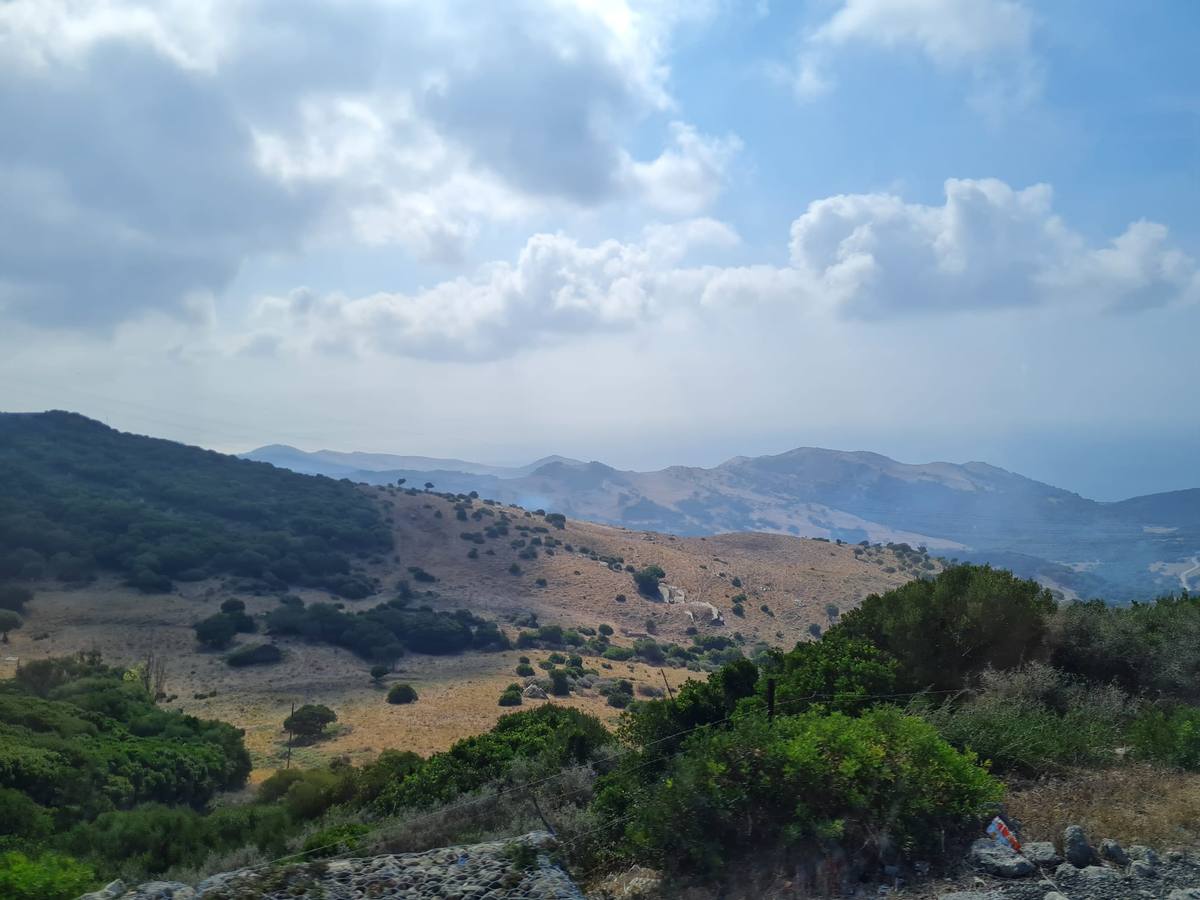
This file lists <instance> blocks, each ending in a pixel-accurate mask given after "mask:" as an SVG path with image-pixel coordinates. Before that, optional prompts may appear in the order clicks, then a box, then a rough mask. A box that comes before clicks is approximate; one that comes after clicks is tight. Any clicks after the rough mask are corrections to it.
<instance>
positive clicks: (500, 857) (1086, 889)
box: [80, 826, 1200, 900]
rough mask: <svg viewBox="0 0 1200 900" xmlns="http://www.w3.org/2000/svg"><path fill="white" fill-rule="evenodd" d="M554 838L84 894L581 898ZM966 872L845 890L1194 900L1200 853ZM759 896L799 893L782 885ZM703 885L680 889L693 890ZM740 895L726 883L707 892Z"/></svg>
mask: <svg viewBox="0 0 1200 900" xmlns="http://www.w3.org/2000/svg"><path fill="white" fill-rule="evenodd" d="M554 848H555V842H554V838H553V837H551V836H550V835H549V834H547V833H546V832H533V833H531V834H527V835H524V836H522V837H520V838H516V839H513V840H509V841H493V842H490V843H484V844H472V845H468V846H460V847H443V848H441V849H438V850H430V851H427V852H425V853H406V854H396V855H388V856H373V857H368V858H364V859H339V860H330V861H313V862H306V863H301V864H295V865H287V866H282V867H275V868H260V869H242V870H240V871H236V872H227V873H224V874H221V875H214V876H213V877H211V878H208V879H206V880H205V881H203V882H201V883H200V884H198V885H194V886H193V885H186V884H180V883H178V882H164V881H157V882H149V883H147V884H143V885H138V886H136V887H127V886H126V885H124V884H122V883H121V882H113V883H112V884H111V885H109V886H108V887H106V888H104V889H103V890H100V891H96V892H94V893H91V894H86V895H84V897H82V898H80V900H433V898H439V900H440V898H445V900H585V896H584V894H583V892H582V891H581V890H580V889H579V887H578V886H577V885H576V884H575V883H574V882H573V881H572V880H571V878H570V877H569V875H568V874H567V873H566V872H565V871H564V870H563V869H562V868H561V867H560V866H559V865H558V864H557V863H556V862H555V859H554ZM967 866H968V873H967V874H966V875H965V876H964V877H963V878H959V879H957V880H956V883H955V884H954V885H953V886H952V885H950V884H949V883H947V882H943V883H942V884H943V887H942V888H940V889H939V888H938V886H937V883H936V882H934V881H931V880H916V881H914V882H913V883H910V884H907V885H905V884H903V879H902V878H901V877H893V878H892V880H891V884H886V883H870V884H858V885H855V886H854V887H853V888H850V889H849V890H848V891H847V892H846V894H845V895H844V896H852V897H857V898H866V897H881V896H892V897H895V898H896V900H925V898H937V900H1200V855H1197V854H1195V853H1186V852H1183V851H1179V850H1176V851H1170V852H1166V853H1162V854H1160V853H1158V852H1156V851H1154V850H1153V849H1151V848H1149V847H1140V846H1130V847H1128V848H1124V847H1121V846H1120V845H1119V844H1118V843H1117V842H1115V841H1111V840H1106V841H1102V842H1101V843H1100V844H1099V845H1098V846H1093V845H1092V844H1091V843H1090V842H1089V841H1088V839H1087V836H1086V835H1085V834H1084V832H1083V830H1082V829H1081V828H1078V827H1077V826H1072V827H1070V828H1068V829H1066V831H1065V832H1064V833H1063V837H1062V841H1061V846H1057V845H1055V844H1053V843H1050V842H1031V843H1028V844H1026V845H1025V846H1024V847H1023V848H1022V852H1021V853H1015V852H1013V851H1012V850H1010V849H1008V848H1007V847H1003V846H998V845H997V844H996V843H994V842H993V841H991V840H980V841H977V842H976V843H975V845H974V846H973V847H972V848H971V851H970V854H969V856H968V859H967ZM777 888H778V890H777V891H776V890H773V889H768V890H767V892H766V894H765V895H764V894H761V893H760V894H759V895H760V896H779V897H797V896H804V895H803V894H797V893H795V890H794V889H793V888H791V886H790V885H788V884H784V883H777ZM672 893H673V892H672V891H671V890H670V889H669V886H668V885H666V884H664V883H663V881H662V880H661V879H660V878H659V876H658V875H657V874H656V873H653V872H650V871H649V870H644V869H638V870H636V871H633V872H629V873H625V874H624V875H623V876H619V877H615V878H612V879H610V880H609V881H608V882H606V883H605V884H604V885H602V886H601V887H600V888H599V889H597V891H596V892H595V893H594V894H593V895H592V896H593V898H601V900H656V898H659V897H663V896H671V895H672ZM703 894H704V892H703V891H700V892H697V891H696V890H695V889H692V890H689V891H688V892H687V896H688V897H693V898H694V897H700V896H702V895H703ZM718 895H720V896H726V897H733V896H741V895H740V894H738V893H737V891H736V889H734V890H733V891H732V893H731V892H730V890H728V889H723V890H721V891H719V892H717V893H714V896H718Z"/></svg>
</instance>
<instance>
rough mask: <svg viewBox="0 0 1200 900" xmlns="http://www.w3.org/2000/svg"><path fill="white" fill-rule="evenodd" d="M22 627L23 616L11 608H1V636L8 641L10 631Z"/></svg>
mask: <svg viewBox="0 0 1200 900" xmlns="http://www.w3.org/2000/svg"><path fill="white" fill-rule="evenodd" d="M20 627H21V617H20V616H18V615H17V614H16V613H15V612H13V611H12V610H10V609H0V638H2V639H3V640H4V642H5V643H8V633H9V632H10V631H16V630H17V629H18V628H20Z"/></svg>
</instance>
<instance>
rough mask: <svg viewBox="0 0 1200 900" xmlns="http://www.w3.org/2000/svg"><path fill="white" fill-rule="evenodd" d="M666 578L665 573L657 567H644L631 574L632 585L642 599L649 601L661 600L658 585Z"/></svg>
mask: <svg viewBox="0 0 1200 900" xmlns="http://www.w3.org/2000/svg"><path fill="white" fill-rule="evenodd" d="M666 576H667V573H666V572H664V571H663V570H662V569H661V568H660V567H659V566H646V567H645V568H643V569H640V570H639V571H637V572H634V573H633V583H634V585H636V586H637V589H638V593H639V594H641V595H642V596H643V597H646V598H648V599H650V600H661V599H662V594H661V592H660V591H659V589H658V583H659V582H660V581H662V580H663V579H664V578H665V577H666Z"/></svg>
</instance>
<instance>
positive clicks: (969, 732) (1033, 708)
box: [914, 664, 1134, 775]
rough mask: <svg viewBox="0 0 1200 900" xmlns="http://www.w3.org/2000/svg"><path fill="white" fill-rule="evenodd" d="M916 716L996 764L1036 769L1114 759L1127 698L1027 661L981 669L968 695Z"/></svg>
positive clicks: (1126, 718)
mask: <svg viewBox="0 0 1200 900" xmlns="http://www.w3.org/2000/svg"><path fill="white" fill-rule="evenodd" d="M914 708H919V707H914ZM923 715H924V717H925V718H926V719H927V720H928V721H929V722H931V723H932V724H933V725H934V727H936V728H937V729H938V731H939V732H940V733H941V734H942V736H943V737H944V738H946V740H948V741H950V743H952V744H954V745H955V746H957V747H963V748H969V749H971V750H974V751H975V752H976V753H978V754H979V756H980V757H981V758H983V759H987V760H989V761H990V762H991V763H992V765H993V766H994V767H995V769H996V770H997V771H1001V772H1019V773H1022V774H1026V775H1040V774H1044V773H1047V772H1052V771H1061V770H1064V769H1067V768H1071V767H1078V766H1091V767H1096V766H1105V765H1112V764H1114V763H1116V762H1117V761H1118V757H1117V755H1116V749H1117V748H1118V747H1119V746H1121V745H1122V744H1123V743H1124V740H1125V730H1126V727H1127V726H1128V724H1129V722H1130V720H1131V719H1132V718H1133V715H1134V705H1133V703H1132V702H1131V701H1130V699H1129V698H1128V697H1127V696H1126V695H1125V694H1124V692H1123V691H1121V689H1120V688H1118V687H1116V686H1113V685H1096V684H1091V683H1088V682H1086V681H1084V680H1083V679H1080V678H1078V677H1074V676H1070V675H1067V674H1065V673H1063V672H1060V671H1058V670H1056V669H1052V668H1050V667H1049V666H1045V665H1041V664H1031V665H1029V666H1026V667H1024V668H1022V669H1018V670H1013V671H1009V672H987V673H984V677H983V682H982V685H981V687H980V689H979V690H978V691H976V692H973V693H972V694H971V695H970V696H969V697H968V698H966V699H962V700H959V699H956V700H953V701H947V702H945V703H943V704H941V705H939V706H936V707H932V708H926V709H924V712H923Z"/></svg>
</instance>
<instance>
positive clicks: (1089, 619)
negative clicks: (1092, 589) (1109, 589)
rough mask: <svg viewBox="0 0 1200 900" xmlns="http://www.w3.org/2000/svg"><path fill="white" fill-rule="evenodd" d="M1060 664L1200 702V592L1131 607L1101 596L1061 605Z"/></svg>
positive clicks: (1055, 654) (1056, 629)
mask: <svg viewBox="0 0 1200 900" xmlns="http://www.w3.org/2000/svg"><path fill="white" fill-rule="evenodd" d="M1051 640H1052V645H1053V648H1052V660H1053V662H1054V664H1055V665H1056V666H1059V667H1060V668H1063V669H1066V670H1067V671H1068V672H1075V673H1077V674H1079V675H1083V676H1085V677H1087V678H1090V679H1093V680H1096V681H1105V682H1107V681H1116V682H1117V683H1118V684H1120V685H1121V686H1122V687H1124V688H1125V689H1126V690H1127V691H1130V692H1132V693H1142V692H1145V693H1149V694H1151V695H1153V696H1159V697H1169V698H1173V699H1176V700H1180V701H1183V702H1185V703H1196V702H1200V597H1189V596H1188V595H1186V594H1184V595H1182V596H1179V597H1162V598H1160V599H1158V600H1157V601H1154V602H1152V603H1134V604H1133V605H1132V606H1129V607H1124V608H1121V607H1112V606H1107V605H1105V604H1104V603H1102V602H1100V601H1093V602H1090V603H1072V604H1069V605H1067V606H1063V607H1062V608H1060V609H1059V611H1058V614H1057V615H1056V617H1055V621H1054V623H1053V634H1052V639H1051Z"/></svg>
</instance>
